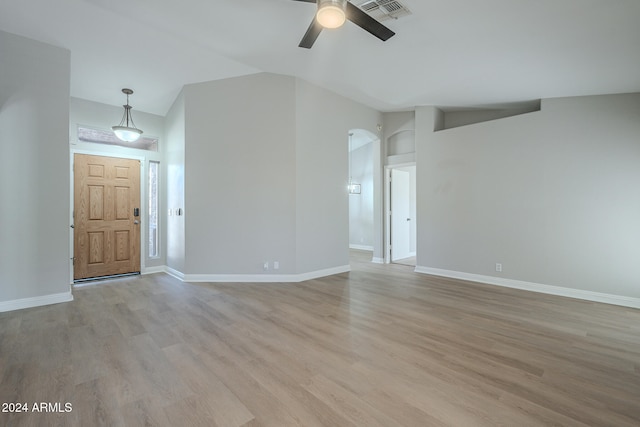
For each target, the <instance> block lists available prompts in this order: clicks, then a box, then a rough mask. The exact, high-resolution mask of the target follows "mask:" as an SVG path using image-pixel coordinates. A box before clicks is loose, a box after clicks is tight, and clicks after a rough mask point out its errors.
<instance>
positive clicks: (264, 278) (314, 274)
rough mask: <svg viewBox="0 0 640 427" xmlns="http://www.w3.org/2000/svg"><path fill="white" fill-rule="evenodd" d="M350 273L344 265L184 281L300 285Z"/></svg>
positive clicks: (193, 276) (192, 277) (187, 276)
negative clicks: (300, 270) (291, 272)
mask: <svg viewBox="0 0 640 427" xmlns="http://www.w3.org/2000/svg"><path fill="white" fill-rule="evenodd" d="M348 271H351V267H350V266H348V265H343V266H341V267H333V268H327V269H324V270H317V271H311V272H308V273H299V274H185V275H184V279H182V280H183V281H184V282H228V283H231V282H233V283H237V282H251V283H275V282H286V283H298V282H304V281H305V280H311V279H317V278H318V277H325V276H332V275H334V274H340V273H346V272H348Z"/></svg>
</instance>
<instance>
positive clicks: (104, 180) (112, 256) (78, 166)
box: [73, 154, 140, 280]
mask: <svg viewBox="0 0 640 427" xmlns="http://www.w3.org/2000/svg"><path fill="white" fill-rule="evenodd" d="M139 207H140V161H139V160H130V159H120V158H115V157H101V156H91V155H85V154H76V155H75V156H74V255H73V256H74V269H73V270H74V274H73V278H74V279H75V280H78V279H86V278H91V277H100V276H111V275H115V274H126V273H136V272H139V271H140V224H139V222H140V218H139V217H134V208H139ZM135 220H138V221H137V222H138V224H136V223H135Z"/></svg>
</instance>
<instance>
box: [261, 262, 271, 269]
mask: <svg viewBox="0 0 640 427" xmlns="http://www.w3.org/2000/svg"><path fill="white" fill-rule="evenodd" d="M262 269H263V270H264V271H267V270H269V261H265V262H264V264H262Z"/></svg>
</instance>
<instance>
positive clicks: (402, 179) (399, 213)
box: [391, 169, 412, 261]
mask: <svg viewBox="0 0 640 427" xmlns="http://www.w3.org/2000/svg"><path fill="white" fill-rule="evenodd" d="M411 220H412V219H411V175H410V174H409V172H408V171H403V170H399V169H391V261H396V260H399V259H404V258H408V257H410V256H411Z"/></svg>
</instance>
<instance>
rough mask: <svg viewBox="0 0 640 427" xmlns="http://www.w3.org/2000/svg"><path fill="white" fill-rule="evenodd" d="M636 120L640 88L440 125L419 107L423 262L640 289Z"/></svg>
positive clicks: (588, 287)
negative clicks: (482, 120) (490, 118)
mask: <svg viewBox="0 0 640 427" xmlns="http://www.w3.org/2000/svg"><path fill="white" fill-rule="evenodd" d="M639 118H640V95H639V94H628V95H608V96H591V97H579V98H563V99H549V100H543V101H542V109H541V111H540V112H535V113H530V114H525V115H521V116H515V117H510V118H506V119H501V120H496V121H491V122H486V123H481V124H476V125H469V126H464V127H460V128H455V129H450V130H445V131H441V132H435V133H434V132H433V129H434V128H435V126H436V122H437V121H441V120H442V115H441V114H440V113H439V112H438V110H437V109H434V108H432V107H421V108H418V109H417V111H416V140H417V161H418V165H417V167H418V172H417V173H418V221H419V222H418V227H419V228H418V233H419V234H418V265H419V266H423V267H427V268H435V269H440V270H444V271H449V272H464V273H471V274H476V275H480V276H499V277H500V278H506V279H514V280H519V281H525V282H531V283H535V284H543V285H551V286H557V287H565V288H571V289H576V290H582V291H591V292H598V293H604V294H611V295H621V296H627V297H633V298H638V297H640V282H639V278H640V262H639V257H640V220H639V218H640V195H639V194H640V193H639V192H638V188H640V167H639V165H640V143H639V141H640V119H639ZM496 263H502V265H503V272H502V273H497V272H496V271H495V264H496Z"/></svg>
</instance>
